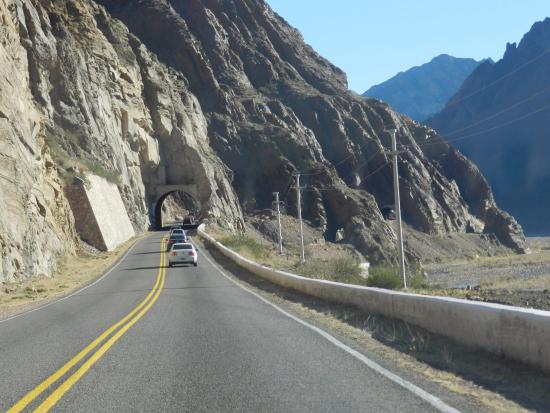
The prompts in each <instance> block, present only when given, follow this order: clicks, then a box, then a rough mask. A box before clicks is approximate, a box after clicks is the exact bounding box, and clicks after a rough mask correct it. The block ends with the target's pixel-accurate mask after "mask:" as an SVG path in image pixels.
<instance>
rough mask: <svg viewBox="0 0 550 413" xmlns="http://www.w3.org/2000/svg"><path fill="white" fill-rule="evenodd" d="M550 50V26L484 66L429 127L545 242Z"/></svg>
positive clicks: (548, 226) (549, 226)
mask: <svg viewBox="0 0 550 413" xmlns="http://www.w3.org/2000/svg"><path fill="white" fill-rule="evenodd" d="M549 47H550V18H547V19H545V20H544V21H542V22H538V23H535V24H534V25H533V27H532V28H531V30H530V31H529V32H528V33H527V34H525V36H524V37H523V39H522V40H521V42H519V44H518V45H516V44H515V43H514V44H508V45H507V47H506V52H505V53H504V56H503V58H502V59H501V60H499V61H498V62H496V63H492V62H485V63H483V64H482V65H480V66H479V67H478V68H477V69H476V70H475V71H474V72H473V73H472V74H471V75H470V76H469V77H468V78H467V79H466V81H465V82H464V84H463V85H462V87H461V89H460V90H459V91H458V93H457V94H456V95H455V96H454V97H453V98H452V99H451V100H450V101H449V103H448V104H447V106H446V107H445V108H444V109H443V110H442V111H441V113H439V114H438V115H436V116H434V117H433V118H432V119H431V120H429V121H428V122H429V124H430V125H431V126H433V127H434V128H435V129H437V130H438V131H439V132H440V133H441V134H442V135H443V136H445V138H447V139H448V140H449V141H450V142H452V144H453V145H456V147H457V148H458V149H459V150H460V151H461V152H462V153H464V154H465V155H466V156H468V157H469V158H470V159H472V160H473V161H474V162H475V163H476V164H477V165H478V166H479V168H480V170H481V171H482V172H483V174H484V175H485V176H486V177H487V179H488V181H489V182H490V184H491V187H492V188H493V191H494V194H495V198H496V200H497V202H498V203H499V205H501V206H502V207H503V208H505V209H506V210H508V211H510V212H511V213H512V214H513V215H514V216H515V217H516V218H517V219H518V220H519V222H520V223H521V225H522V226H523V227H524V228H525V229H526V231H527V232H528V233H531V234H540V235H542V234H548V233H549V232H550V209H549V208H548V205H549V203H550V190H549V188H550V163H549V162H548V156H549V155H550V139H548V134H549V133H550V122H548V119H549V117H548V116H549V106H548V101H549V99H550V87H549V84H550V54H548V48H549Z"/></svg>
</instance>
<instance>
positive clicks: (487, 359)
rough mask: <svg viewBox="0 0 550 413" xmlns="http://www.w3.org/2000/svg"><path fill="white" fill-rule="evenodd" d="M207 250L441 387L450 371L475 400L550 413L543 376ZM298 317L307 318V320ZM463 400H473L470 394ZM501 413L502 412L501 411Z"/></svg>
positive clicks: (240, 275)
mask: <svg viewBox="0 0 550 413" xmlns="http://www.w3.org/2000/svg"><path fill="white" fill-rule="evenodd" d="M204 244H205V249H207V250H208V252H209V253H210V254H211V255H212V256H213V257H214V258H215V260H216V261H217V262H218V264H220V265H221V266H222V267H223V268H224V269H225V270H226V271H227V272H229V273H230V274H231V275H233V276H234V277H235V278H237V279H238V280H240V281H241V282H244V283H246V284H248V285H250V286H252V287H254V288H256V289H259V290H261V291H264V292H267V293H269V294H273V295H274V296H276V297H278V298H280V299H282V300H284V301H285V302H286V303H285V304H286V305H289V304H290V305H292V304H299V305H300V306H303V307H305V308H306V309H309V310H314V312H316V313H320V314H321V315H322V316H323V317H324V318H325V319H326V320H330V319H331V318H333V319H336V320H337V321H339V322H341V323H345V325H347V326H350V327H353V328H354V329H359V330H361V331H363V332H364V333H365V334H368V336H370V337H372V338H374V339H375V340H377V341H378V342H380V343H383V344H384V345H385V346H388V347H391V348H392V349H395V350H398V351H399V352H401V353H404V354H407V355H408V356H411V357H413V358H414V359H415V360H417V361H418V362H421V363H423V364H425V365H428V366H430V367H432V368H433V369H435V370H436V372H435V373H436V376H435V377H432V378H433V381H436V382H437V381H438V376H437V373H438V372H437V371H438V370H439V371H443V372H445V371H447V372H450V373H452V374H454V375H455V376H458V377H459V378H462V379H464V380H465V381H466V382H467V383H468V382H470V383H473V384H474V386H472V387H473V391H474V393H473V394H475V387H476V386H478V387H480V388H483V389H486V390H488V391H490V392H493V393H496V394H498V395H500V396H502V397H504V398H505V399H507V400H510V401H512V402H515V403H517V404H518V405H520V406H521V407H523V408H526V409H529V410H534V411H537V412H550V390H549V389H550V375H546V374H544V373H543V372H542V371H541V370H538V369H536V368H534V367H531V366H528V365H526V364H522V363H519V362H516V361H512V360H509V359H506V358H503V357H500V356H497V355H494V354H492V353H488V352H485V351H482V350H477V349H472V348H469V347H466V346H463V345H461V344H458V343H456V342H454V341H452V340H450V339H447V338H445V337H443V336H439V335H436V334H432V333H430V332H428V331H426V330H424V329H422V328H418V327H415V326H413V325H409V324H407V323H405V322H403V321H400V320H396V319H391V318H387V317H383V316H379V315H375V314H369V313H366V312H364V311H361V310H359V309H357V308H355V307H352V306H348V305H342V304H338V303H331V302H327V301H324V300H320V299H317V298H315V297H311V296H308V295H305V294H302V293H298V292H295V291H292V290H288V289H285V288H283V287H280V286H278V285H275V284H272V283H271V282H268V281H266V280H263V279H261V278H259V277H257V276H255V275H254V274H252V273H250V272H248V271H247V270H245V269H243V268H241V267H239V266H237V265H236V264H235V263H233V262H232V261H230V260H229V259H227V258H226V257H224V256H223V255H222V254H220V253H219V252H218V251H217V250H216V249H214V248H213V247H212V246H210V245H208V244H207V243H204ZM290 310H291V311H292V309H290ZM299 315H300V316H301V317H304V314H299ZM312 321H313V322H316V321H315V320H312ZM317 324H323V325H321V327H323V328H327V325H326V324H329V325H330V321H327V322H326V323H324V322H321V323H319V322H317ZM338 331H340V330H338ZM342 334H343V333H342ZM472 334H475V332H472ZM354 343H355V345H357V343H358V342H356V341H354ZM427 377H428V376H427ZM428 380H429V377H428ZM451 388H452V387H451ZM464 396H465V397H466V398H469V396H468V395H467V394H465V395H464ZM491 407H496V406H491ZM496 410H499V409H498V408H496Z"/></svg>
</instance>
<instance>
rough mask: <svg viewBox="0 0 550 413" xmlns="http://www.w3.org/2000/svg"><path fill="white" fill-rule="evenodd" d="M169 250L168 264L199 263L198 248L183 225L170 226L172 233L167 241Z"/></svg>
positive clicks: (170, 265)
mask: <svg viewBox="0 0 550 413" xmlns="http://www.w3.org/2000/svg"><path fill="white" fill-rule="evenodd" d="M166 248H167V251H168V266H169V267H173V266H174V265H176V264H193V265H194V266H195V267H196V266H197V265H198V254H197V251H198V248H196V247H195V245H193V243H192V242H191V240H190V237H189V236H188V234H187V233H186V232H185V230H184V229H183V227H182V226H181V225H173V226H172V227H170V235H169V238H168V242H167V243H166Z"/></svg>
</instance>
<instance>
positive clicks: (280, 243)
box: [273, 192, 284, 255]
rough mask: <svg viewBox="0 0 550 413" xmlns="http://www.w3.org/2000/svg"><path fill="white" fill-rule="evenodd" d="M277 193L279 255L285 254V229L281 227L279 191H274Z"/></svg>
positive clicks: (274, 193)
mask: <svg viewBox="0 0 550 413" xmlns="http://www.w3.org/2000/svg"><path fill="white" fill-rule="evenodd" d="M273 195H275V205H276V207H277V221H278V222H279V255H284V253H283V231H282V228H281V202H280V201H279V193H278V192H273Z"/></svg>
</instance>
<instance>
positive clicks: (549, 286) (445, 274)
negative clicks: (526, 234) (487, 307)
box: [425, 237, 550, 310]
mask: <svg viewBox="0 0 550 413" xmlns="http://www.w3.org/2000/svg"><path fill="white" fill-rule="evenodd" d="M527 242H528V245H529V248H530V250H531V253H530V254H527V255H515V254H510V255H500V256H495V257H483V258H474V259H472V260H468V261H455V262H446V263H437V264H429V265H426V266H425V268H426V272H427V274H428V280H429V282H430V284H431V285H432V286H433V287H434V288H435V289H436V291H439V290H440V289H441V291H444V292H445V294H449V295H452V296H459V297H463V298H467V299H472V300H479V301H486V302H495V303H500V304H508V305H516V306H520V307H528V308H537V309H541V310H550V237H536V238H535V237H533V238H528V239H527ZM438 293H439V292H438Z"/></svg>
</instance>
